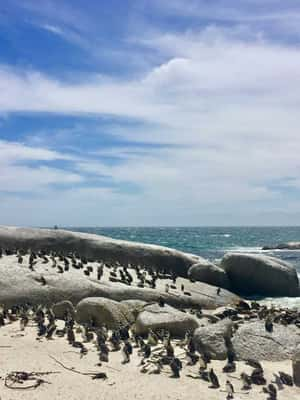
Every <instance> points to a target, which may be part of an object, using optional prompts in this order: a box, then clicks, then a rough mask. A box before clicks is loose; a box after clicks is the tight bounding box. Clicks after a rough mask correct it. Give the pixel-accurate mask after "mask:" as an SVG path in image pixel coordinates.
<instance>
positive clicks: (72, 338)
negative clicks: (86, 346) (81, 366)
mask: <svg viewBox="0 0 300 400" xmlns="http://www.w3.org/2000/svg"><path fill="white" fill-rule="evenodd" d="M67 339H68V342H69V344H73V343H74V342H75V334H74V331H73V328H72V327H68V330H67Z"/></svg>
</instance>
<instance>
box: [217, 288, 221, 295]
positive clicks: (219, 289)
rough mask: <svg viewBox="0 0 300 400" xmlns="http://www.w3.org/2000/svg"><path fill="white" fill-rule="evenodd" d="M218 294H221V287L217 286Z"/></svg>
mask: <svg viewBox="0 0 300 400" xmlns="http://www.w3.org/2000/svg"><path fill="white" fill-rule="evenodd" d="M220 294H221V288H220V287H218V289H217V295H218V296H220Z"/></svg>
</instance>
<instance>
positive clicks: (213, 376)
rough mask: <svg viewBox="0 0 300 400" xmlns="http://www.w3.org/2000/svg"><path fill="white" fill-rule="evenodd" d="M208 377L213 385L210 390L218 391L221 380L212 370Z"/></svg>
mask: <svg viewBox="0 0 300 400" xmlns="http://www.w3.org/2000/svg"><path fill="white" fill-rule="evenodd" d="M208 377H209V381H210V383H211V386H210V388H212V389H218V388H219V387H220V383H219V379H218V377H217V375H216V374H215V372H214V370H213V369H212V368H211V369H210V371H209V373H208Z"/></svg>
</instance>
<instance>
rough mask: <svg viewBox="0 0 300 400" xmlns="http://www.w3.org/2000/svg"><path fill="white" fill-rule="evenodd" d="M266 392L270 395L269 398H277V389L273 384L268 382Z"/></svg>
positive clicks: (270, 399)
mask: <svg viewBox="0 0 300 400" xmlns="http://www.w3.org/2000/svg"><path fill="white" fill-rule="evenodd" d="M267 392H268V393H269V395H270V397H269V400H277V389H276V387H275V386H274V385H273V383H270V384H269V385H268V387H267Z"/></svg>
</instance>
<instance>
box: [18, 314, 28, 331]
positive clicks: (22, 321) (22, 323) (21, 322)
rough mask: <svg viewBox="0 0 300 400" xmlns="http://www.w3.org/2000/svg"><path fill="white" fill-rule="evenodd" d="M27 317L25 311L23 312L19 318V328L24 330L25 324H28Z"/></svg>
mask: <svg viewBox="0 0 300 400" xmlns="http://www.w3.org/2000/svg"><path fill="white" fill-rule="evenodd" d="M28 322H29V318H28V315H27V314H26V313H23V314H22V316H21V319H20V330H21V331H24V330H25V328H26V326H27V325H28Z"/></svg>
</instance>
